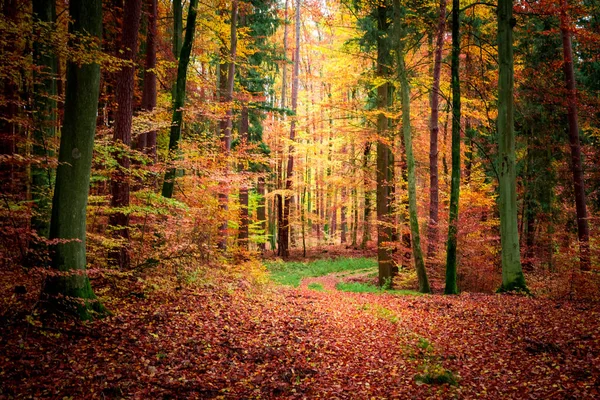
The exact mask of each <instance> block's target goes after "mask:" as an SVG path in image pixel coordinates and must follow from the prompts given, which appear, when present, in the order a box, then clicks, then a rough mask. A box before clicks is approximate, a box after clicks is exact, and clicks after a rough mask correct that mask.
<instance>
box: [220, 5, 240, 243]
mask: <svg viewBox="0 0 600 400" xmlns="http://www.w3.org/2000/svg"><path fill="white" fill-rule="evenodd" d="M237 17H238V1H237V0H234V1H233V2H232V3H231V22H230V37H231V48H230V49H229V55H228V57H229V62H228V63H227V82H226V84H225V93H224V96H223V97H222V102H223V103H224V104H225V107H227V110H226V112H225V118H224V119H223V120H222V121H221V131H222V136H221V147H222V151H223V153H224V155H225V157H226V158H229V154H230V153H231V139H232V137H231V132H232V128H233V85H234V83H235V58H236V53H237ZM222 67H223V64H221V68H222ZM229 168H230V166H229V164H228V163H227V162H226V165H225V169H226V171H228V170H229ZM223 189H224V190H222V191H221V193H219V203H220V207H221V210H222V211H224V213H226V212H227V210H228V208H229V194H228V191H229V188H226V187H224V188H223ZM228 236H229V235H228V221H227V218H225V219H224V221H223V223H222V224H221V228H220V238H219V248H220V249H221V250H225V249H226V248H227V237H228Z"/></svg>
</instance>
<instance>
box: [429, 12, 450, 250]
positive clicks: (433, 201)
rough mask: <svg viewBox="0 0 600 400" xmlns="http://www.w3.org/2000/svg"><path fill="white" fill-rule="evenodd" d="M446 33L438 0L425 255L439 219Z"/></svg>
mask: <svg viewBox="0 0 600 400" xmlns="http://www.w3.org/2000/svg"><path fill="white" fill-rule="evenodd" d="M445 34H446V0H440V13H439V17H438V28H437V36H436V41H435V51H434V59H435V60H434V65H433V87H432V89H431V103H430V104H431V120H430V129H429V229H428V232H427V233H428V236H429V238H428V239H429V240H428V246H427V256H428V257H433V256H434V255H435V253H436V250H437V244H438V221H439V173H438V136H439V135H438V134H439V131H440V127H439V111H440V73H441V70H442V50H443V48H444V35H445Z"/></svg>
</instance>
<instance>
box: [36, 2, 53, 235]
mask: <svg viewBox="0 0 600 400" xmlns="http://www.w3.org/2000/svg"><path fill="white" fill-rule="evenodd" d="M32 10H33V18H34V21H35V22H38V23H42V24H46V27H48V28H49V29H53V28H54V24H55V22H56V4H55V1H54V0H34V1H33V7H32ZM40 25H41V24H40ZM38 28H40V33H41V34H44V33H48V32H47V31H46V28H42V26H38ZM33 57H34V62H35V63H36V65H37V66H39V67H40V68H39V70H36V73H35V75H34V80H35V85H34V110H35V113H34V121H35V128H34V145H33V153H34V154H35V155H36V156H38V157H43V158H45V159H46V162H45V165H44V164H42V165H41V166H40V165H37V164H34V165H32V167H31V178H32V179H31V197H32V200H33V202H34V204H35V206H36V208H35V211H34V213H33V216H32V219H31V225H32V227H33V228H34V229H35V230H36V231H37V233H38V235H39V236H41V237H48V234H49V229H50V219H49V216H50V207H51V200H50V193H51V189H52V184H53V178H54V172H53V170H52V168H50V166H48V165H47V164H48V159H49V157H51V156H53V151H52V148H51V145H52V144H51V142H52V140H53V139H54V136H55V134H56V118H57V116H56V105H57V104H56V95H57V87H56V80H57V73H58V64H57V58H56V55H55V53H54V51H53V50H51V49H48V48H44V46H42V45H41V44H40V42H39V41H36V42H34V46H33Z"/></svg>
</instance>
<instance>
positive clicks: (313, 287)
mask: <svg viewBox="0 0 600 400" xmlns="http://www.w3.org/2000/svg"><path fill="white" fill-rule="evenodd" d="M308 288H309V289H311V290H316V291H317V292H322V291H323V290H325V288H323V285H321V284H320V283H316V282H313V283H311V284H309V285H308Z"/></svg>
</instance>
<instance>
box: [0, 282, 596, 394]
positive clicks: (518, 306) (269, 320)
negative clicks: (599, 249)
mask: <svg viewBox="0 0 600 400" xmlns="http://www.w3.org/2000/svg"><path fill="white" fill-rule="evenodd" d="M357 276H358V277H359V279H358V280H360V279H362V278H361V277H364V276H366V274H365V273H364V271H356V273H355V274H354V273H353V274H344V273H339V272H338V273H335V274H329V275H326V276H321V277H309V278H307V277H305V278H303V279H302V280H301V281H300V285H299V286H298V287H289V286H281V285H274V284H270V283H264V284H262V285H255V284H249V283H248V282H245V281H238V282H233V281H232V282H226V283H218V282H213V283H211V284H208V283H203V284H196V285H193V284H188V285H183V286H176V287H168V285H162V286H161V287H158V286H157V285H155V284H152V283H150V281H149V280H148V281H147V282H145V285H146V286H145V289H144V291H143V295H142V294H139V293H137V292H132V293H131V295H130V296H129V297H122V298H121V299H120V300H119V301H116V300H114V301H113V302H112V303H111V304H110V307H112V309H113V310H118V311H115V312H114V314H113V315H111V316H109V317H106V318H104V319H101V320H98V321H95V322H92V323H88V324H78V323H73V322H56V321H43V320H42V319H41V317H38V316H36V315H35V314H27V315H22V314H15V313H12V314H11V313H10V312H8V311H7V309H6V306H7V304H8V303H7V302H6V301H4V302H3V303H2V304H1V305H2V309H1V310H0V311H2V314H0V316H1V319H0V328H1V329H0V398H59V399H63V398H67V399H79V398H139V399H160V398H165V399H166V398H171V399H172V398H182V399H183V398H203V399H204V398H206V399H208V398H225V399H238V398H240V399H251V398H256V399H265V398H294V399H296V398H297V399H302V398H306V399H319V398H321V399H336V398H339V399H373V398H374V399H425V398H435V399H438V398H439V399H450V398H457V399H470V398H487V399H501V398H514V399H524V398H526V399H593V398H600V306H599V305H598V304H588V303H583V302H568V301H563V302H557V301H552V300H545V299H536V298H530V297H525V296H518V295H484V294H466V293H465V294H461V295H459V296H441V295H428V296H416V295H400V294H398V293H394V292H391V293H387V292H383V291H378V292H373V293H352V292H344V291H340V290H337V289H336V285H337V284H338V283H339V282H340V281H348V280H357V279H356V278H357ZM149 288H152V289H151V290H150V289H149ZM3 289H6V288H5V287H3ZM4 292H6V291H4ZM28 295H29V294H28ZM28 295H25V296H28ZM15 296H17V295H12V296H11V298H12V301H13V303H12V304H13V306H14V304H16V303H18V302H19V301H25V299H18V298H16V297H15ZM17 297H18V296H17Z"/></svg>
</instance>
